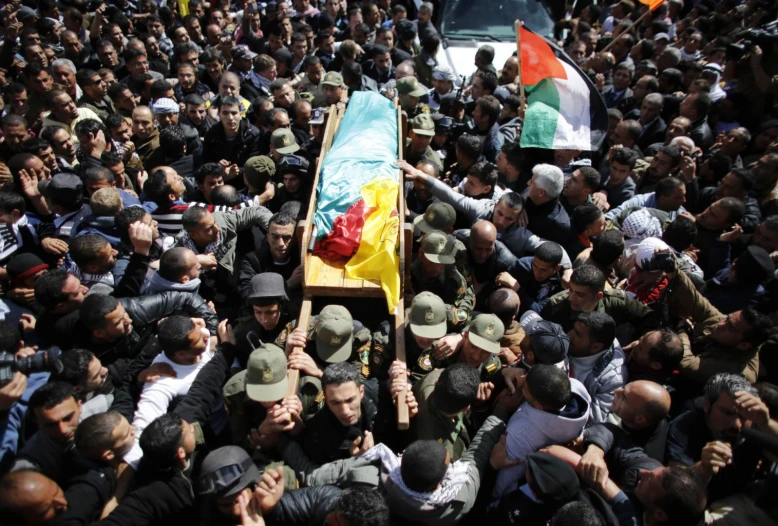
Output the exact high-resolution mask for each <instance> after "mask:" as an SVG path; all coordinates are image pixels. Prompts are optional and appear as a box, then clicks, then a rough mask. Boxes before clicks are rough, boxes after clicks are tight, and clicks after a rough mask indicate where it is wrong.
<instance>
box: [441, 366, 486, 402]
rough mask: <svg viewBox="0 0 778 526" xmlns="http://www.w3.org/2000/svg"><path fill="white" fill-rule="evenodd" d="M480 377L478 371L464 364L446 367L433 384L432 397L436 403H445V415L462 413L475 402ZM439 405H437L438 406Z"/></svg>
mask: <svg viewBox="0 0 778 526" xmlns="http://www.w3.org/2000/svg"><path fill="white" fill-rule="evenodd" d="M480 383H481V377H480V374H479V372H478V369H476V368H475V367H471V366H469V365H466V364H464V363H455V364H453V365H450V366H448V367H446V368H445V369H444V370H443V372H442V373H441V374H440V377H439V378H438V383H437V384H435V390H434V392H433V397H434V399H435V400H436V401H445V408H441V407H438V409H441V410H445V412H446V413H447V414H455V413H459V412H460V411H463V410H464V409H465V408H466V407H467V406H469V405H470V404H472V403H473V402H475V401H476V398H477V397H478V386H479V385H480ZM439 405H440V404H438V406H439Z"/></svg>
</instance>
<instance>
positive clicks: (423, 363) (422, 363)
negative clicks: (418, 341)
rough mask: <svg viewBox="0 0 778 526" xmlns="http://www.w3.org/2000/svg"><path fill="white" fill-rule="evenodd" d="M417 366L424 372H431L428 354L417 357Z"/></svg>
mask: <svg viewBox="0 0 778 526" xmlns="http://www.w3.org/2000/svg"><path fill="white" fill-rule="evenodd" d="M418 364H419V367H421V368H422V369H423V370H425V371H431V370H432V360H431V359H430V355H429V354H422V355H421V356H419V361H418Z"/></svg>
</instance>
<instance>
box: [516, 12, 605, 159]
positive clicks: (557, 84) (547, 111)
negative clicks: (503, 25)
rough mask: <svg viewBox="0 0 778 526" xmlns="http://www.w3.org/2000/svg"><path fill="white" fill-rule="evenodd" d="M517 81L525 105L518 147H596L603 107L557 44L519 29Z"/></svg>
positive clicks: (594, 90)
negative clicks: (518, 79)
mask: <svg viewBox="0 0 778 526" xmlns="http://www.w3.org/2000/svg"><path fill="white" fill-rule="evenodd" d="M520 31H521V33H520V38H519V42H520V44H519V48H520V53H521V83H522V84H523V86H524V90H525V92H526V96H527V110H526V112H525V115H524V126H523V128H522V131H521V146H522V147H523V148H545V149H549V150H560V149H565V150H585V151H589V150H596V149H598V148H599V147H600V145H601V144H602V141H603V140H604V139H605V136H606V135H607V133H608V109H607V107H606V106H605V102H604V101H603V100H602V96H601V95H600V92H599V91H598V90H597V88H596V87H595V86H594V83H592V81H591V80H590V79H589V77H588V76H587V75H586V74H585V73H584V72H583V71H581V69H580V68H579V67H578V66H577V65H576V64H575V62H573V60H572V59H571V58H570V57H568V56H567V54H566V53H565V52H564V51H562V50H561V49H559V48H558V47H557V46H555V45H553V44H550V43H549V42H548V41H546V40H545V39H544V38H542V37H540V36H538V35H536V34H535V33H533V32H532V31H530V30H529V29H526V28H524V27H523V26H522V27H521V29H520Z"/></svg>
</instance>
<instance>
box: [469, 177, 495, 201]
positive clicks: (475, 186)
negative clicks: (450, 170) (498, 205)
mask: <svg viewBox="0 0 778 526" xmlns="http://www.w3.org/2000/svg"><path fill="white" fill-rule="evenodd" d="M491 189H492V188H491V185H488V184H484V183H482V182H481V181H480V180H478V177H476V176H475V175H469V174H468V175H467V176H466V177H465V195H466V196H468V197H479V196H481V195H484V194H486V193H488V192H490V191H491Z"/></svg>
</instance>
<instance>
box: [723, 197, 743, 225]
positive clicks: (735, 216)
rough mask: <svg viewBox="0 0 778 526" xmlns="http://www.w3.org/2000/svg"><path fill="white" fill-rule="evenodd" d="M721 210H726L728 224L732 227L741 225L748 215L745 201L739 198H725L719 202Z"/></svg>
mask: <svg viewBox="0 0 778 526" xmlns="http://www.w3.org/2000/svg"><path fill="white" fill-rule="evenodd" d="M718 203H719V208H722V209H724V210H726V212H727V222H728V223H729V224H730V225H734V224H735V223H739V222H740V220H741V219H743V215H744V214H745V213H746V206H745V204H743V201H741V200H740V199H738V198H737V197H724V198H723V199H719V200H718Z"/></svg>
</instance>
